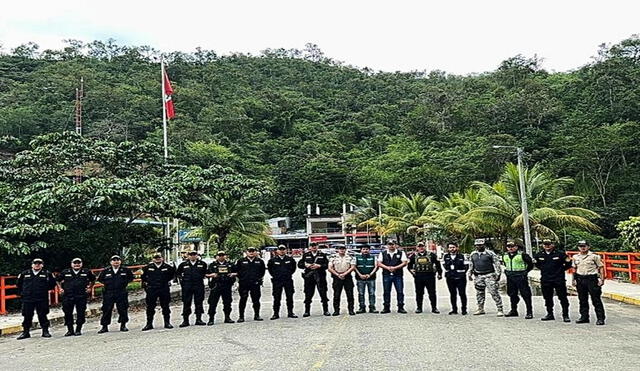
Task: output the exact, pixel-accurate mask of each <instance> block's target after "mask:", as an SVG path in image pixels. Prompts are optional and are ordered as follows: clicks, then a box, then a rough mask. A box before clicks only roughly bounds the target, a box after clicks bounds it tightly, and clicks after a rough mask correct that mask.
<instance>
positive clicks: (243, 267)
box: [235, 247, 267, 322]
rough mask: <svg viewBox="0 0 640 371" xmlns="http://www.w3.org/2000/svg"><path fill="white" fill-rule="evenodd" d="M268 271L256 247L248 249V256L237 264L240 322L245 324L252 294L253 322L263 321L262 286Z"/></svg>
mask: <svg viewBox="0 0 640 371" xmlns="http://www.w3.org/2000/svg"><path fill="white" fill-rule="evenodd" d="M266 270H267V268H266V266H265V264H264V260H262V259H260V258H259V257H258V250H257V249H256V248H255V247H249V248H247V256H245V257H244V258H241V259H238V261H237V262H236V267H235V272H236V273H237V274H238V293H239V294H240V304H239V305H238V311H239V312H240V314H239V315H238V322H244V310H245V308H246V307H247V300H248V299H249V294H251V304H253V320H254V321H262V318H261V317H260V296H261V292H260V286H262V281H263V279H264V273H265V272H266Z"/></svg>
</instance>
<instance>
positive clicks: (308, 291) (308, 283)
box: [304, 276, 329, 306]
mask: <svg viewBox="0 0 640 371" xmlns="http://www.w3.org/2000/svg"><path fill="white" fill-rule="evenodd" d="M316 288H317V290H318V294H320V301H321V302H322V305H323V306H326V305H327V304H328V303H329V298H328V297H327V278H326V277H324V276H320V278H318V279H316V277H314V276H311V277H310V278H306V277H305V279H304V303H305V305H311V302H312V299H313V296H314V294H315V292H316Z"/></svg>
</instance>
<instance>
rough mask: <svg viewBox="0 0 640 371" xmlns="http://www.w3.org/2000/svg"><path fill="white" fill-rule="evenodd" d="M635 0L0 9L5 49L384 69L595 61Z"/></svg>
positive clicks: (557, 66)
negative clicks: (312, 57)
mask: <svg viewBox="0 0 640 371" xmlns="http://www.w3.org/2000/svg"><path fill="white" fill-rule="evenodd" d="M639 15H640V1H638V0H607V1H591V0H582V1H576V0H555V1H552V0H530V1H522V0H439V1H430V0H422V1H409V0H395V1H377V0H369V1H362V0H342V1H338V0H315V1H308V0H262V1H260V0H222V1H220V0H201V1H194V0H174V1H158V0H156V1H147V0H127V1H123V0H110V1H100V0H90V1H78V0H76V1H71V0H45V1H43V0H38V1H33V0H22V1H6V2H3V5H2V7H1V9H0V43H2V45H3V48H4V50H5V51H6V50H8V49H10V48H13V47H15V46H17V45H19V44H22V43H25V42H28V41H34V42H36V43H38V44H39V45H40V46H41V48H42V49H46V48H58V47H60V46H62V45H63V43H62V40H63V39H68V38H73V39H79V40H83V41H92V40H96V39H100V40H106V39H107V38H114V39H116V40H117V41H118V42H119V43H121V44H128V45H150V46H152V47H154V48H156V49H160V50H162V51H174V50H181V51H185V52H190V51H193V50H194V49H195V48H196V47H197V46H201V47H203V48H205V49H212V50H215V51H216V52H217V53H219V54H227V53H229V52H234V51H235V52H248V53H252V54H257V53H258V52H259V51H260V50H263V49H266V48H280V47H283V48H298V49H303V48H304V45H305V43H307V42H311V43H315V44H318V46H319V47H320V48H321V49H322V50H323V51H324V52H325V55H326V56H328V57H331V58H333V59H337V60H340V61H344V62H346V63H347V64H352V65H355V66H359V67H370V68H373V69H375V70H383V71H397V70H399V71H410V70H427V71H430V70H434V69H440V70H444V71H447V72H450V73H456V74H466V73H472V72H484V71H490V70H494V69H495V68H496V67H497V66H498V64H499V63H500V62H501V61H502V60H504V59H506V58H509V57H512V56H514V55H516V54H519V53H520V54H524V55H526V56H533V55H534V54H537V55H538V56H539V57H542V58H543V59H544V63H543V66H544V67H545V68H546V69H548V70H552V71H554V70H555V71H566V70H570V69H574V68H577V67H580V66H582V65H584V64H586V63H589V62H590V57H591V56H593V55H595V54H596V50H597V47H598V45H599V44H601V43H617V42H619V41H621V40H623V39H625V38H627V37H629V36H631V35H632V34H637V33H640V21H639V18H638V16H639Z"/></svg>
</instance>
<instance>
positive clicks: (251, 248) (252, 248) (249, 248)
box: [247, 247, 258, 252]
mask: <svg viewBox="0 0 640 371" xmlns="http://www.w3.org/2000/svg"><path fill="white" fill-rule="evenodd" d="M247 251H249V252H253V251H258V250H257V249H256V248H255V247H248V248H247Z"/></svg>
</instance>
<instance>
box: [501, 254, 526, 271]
mask: <svg viewBox="0 0 640 371" xmlns="http://www.w3.org/2000/svg"><path fill="white" fill-rule="evenodd" d="M502 262H504V270H505V271H507V272H524V271H526V270H527V264H526V263H525V262H524V259H522V253H517V254H515V255H514V256H513V258H512V257H510V256H509V254H504V255H502Z"/></svg>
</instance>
